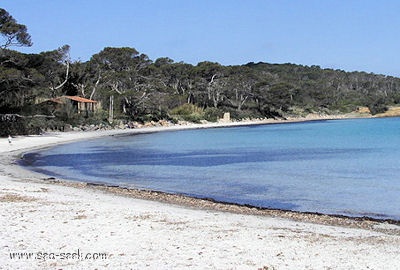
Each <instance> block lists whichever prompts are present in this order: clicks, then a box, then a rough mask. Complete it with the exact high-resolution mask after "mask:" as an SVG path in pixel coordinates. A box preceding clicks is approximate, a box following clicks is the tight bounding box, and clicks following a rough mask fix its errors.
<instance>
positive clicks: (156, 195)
mask: <svg viewBox="0 0 400 270" xmlns="http://www.w3.org/2000/svg"><path fill="white" fill-rule="evenodd" d="M357 118H360V117H357ZM342 119H345V120H347V119H353V118H350V117H343V116H338V117H333V118H332V117H330V118H312V119H307V118H305V119H291V120H278V121H277V120H267V121H248V122H246V121H244V122H230V123H210V124H192V125H183V126H170V127H150V128H140V129H117V130H107V131H88V132H70V133H54V134H51V133H50V134H45V135H43V136H31V138H35V137H36V138H39V137H42V138H43V137H59V138H60V139H59V140H56V141H54V142H53V141H51V142H45V143H43V142H42V143H40V144H38V145H35V146H32V145H30V146H29V147H28V148H26V147H22V148H19V149H15V148H13V149H12V151H11V152H8V153H12V155H11V156H10V155H8V157H7V160H8V161H11V162H8V163H4V158H3V159H2V160H0V169H1V166H2V165H3V166H4V165H7V166H6V167H9V168H12V167H13V169H11V170H9V169H8V170H5V171H6V172H7V174H8V175H10V176H12V177H13V178H30V180H31V181H32V180H33V181H35V180H38V179H42V180H43V181H45V182H48V183H52V184H60V185H64V186H72V187H79V188H82V187H85V188H91V189H97V190H103V191H106V192H109V193H112V194H118V195H124V196H129V197H133V198H138V199H145V200H152V201H159V202H163V203H169V204H175V205H181V206H187V207H191V208H194V209H207V210H218V211H225V212H232V213H239V214H250V215H261V216H270V217H282V218H288V219H291V220H295V221H304V220H306V221H307V222H313V223H316V224H325V225H335V226H336V225H339V226H346V227H352V228H364V229H370V230H373V229H374V226H375V225H376V224H379V223H387V224H393V225H398V226H400V220H394V219H385V218H382V219H380V218H373V217H368V216H362V217H353V216H346V215H334V214H324V213H319V212H301V211H294V210H284V209H275V208H264V207H257V206H252V205H241V204H236V203H229V202H223V201H217V200H214V199H212V198H196V197H192V196H188V195H183V194H173V193H167V192H162V191H154V190H146V189H135V188H126V187H119V186H115V185H110V184H96V183H90V182H78V181H73V180H69V179H56V178H54V177H50V176H47V175H45V174H42V173H36V172H33V171H30V170H28V169H27V168H24V167H23V166H20V165H19V164H17V162H16V160H18V159H20V158H22V156H23V155H24V154H26V153H28V152H33V151H37V150H40V149H44V148H48V147H52V146H55V145H59V144H66V143H72V142H75V141H81V140H84V139H95V138H99V137H105V136H126V135H136V134H145V133H155V132H166V131H179V130H188V129H206V128H228V127H239V126H251V125H268V124H286V123H303V122H314V121H326V120H342ZM25 138H27V137H25ZM28 138H29V137H28ZM11 147H14V146H11ZM0 153H1V151H0ZM6 154H7V152H6ZM3 171H4V167H3ZM16 172H18V173H16ZM32 178H33V179H32Z"/></svg>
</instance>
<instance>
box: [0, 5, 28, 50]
mask: <svg viewBox="0 0 400 270" xmlns="http://www.w3.org/2000/svg"><path fill="white" fill-rule="evenodd" d="M0 34H1V36H2V40H3V42H2V44H0V46H1V48H3V49H6V48H8V47H11V46H27V47H29V46H32V41H31V36H30V35H29V34H28V30H27V27H26V26H25V25H23V24H19V23H17V21H16V20H15V19H14V18H13V17H12V16H11V15H10V14H9V13H8V12H7V11H6V10H5V9H2V8H0Z"/></svg>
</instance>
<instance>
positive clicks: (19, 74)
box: [0, 9, 400, 136]
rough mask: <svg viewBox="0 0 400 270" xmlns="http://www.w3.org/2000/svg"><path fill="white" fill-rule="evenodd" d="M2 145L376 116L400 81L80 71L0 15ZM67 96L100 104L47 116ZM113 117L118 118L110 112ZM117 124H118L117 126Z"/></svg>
mask: <svg viewBox="0 0 400 270" xmlns="http://www.w3.org/2000/svg"><path fill="white" fill-rule="evenodd" d="M0 35H1V37H2V43H1V44H0V97H1V98H0V131H1V132H0V133H1V134H0V136H4V135H7V134H9V133H11V134H27V133H38V132H41V131H43V130H48V129H63V127H64V126H65V125H66V124H68V125H72V126H74V125H81V124H100V123H101V124H104V125H112V123H113V122H114V123H116V122H129V121H137V122H147V121H159V120H168V121H173V122H176V121H179V120H185V121H191V122H199V121H201V120H207V121H216V120H217V119H218V118H221V117H222V115H223V113H225V112H229V113H230V115H231V117H232V118H233V119H238V120H240V119H254V118H283V119H284V118H286V117H289V116H291V117H295V116H305V115H307V114H309V113H323V114H328V115H329V114H341V113H348V112H351V111H354V110H356V109H357V108H358V107H364V106H366V107H368V108H369V109H370V112H371V113H372V114H376V113H380V112H384V111H385V110H387V108H388V106H392V105H397V104H399V103H400V79H399V78H396V77H391V76H385V75H379V74H373V73H366V72H346V71H343V70H333V69H323V68H321V67H319V66H303V65H297V64H290V63H287V64H270V63H263V62H259V63H246V64H243V65H233V66H224V65H221V64H219V63H214V62H209V61H204V62H200V63H198V64H197V65H192V64H188V63H184V62H175V61H174V60H173V59H170V58H168V57H165V58H158V59H155V60H152V59H149V57H148V56H147V55H146V54H144V53H141V52H138V51H137V50H136V49H135V48H129V47H122V48H113V47H106V48H104V49H103V50H101V51H100V52H98V53H96V54H94V55H93V56H92V57H91V58H90V60H88V61H85V62H81V61H74V60H72V59H70V57H69V50H70V47H69V46H68V45H64V46H61V47H60V48H57V49H54V50H52V51H46V52H41V53H38V54H24V53H21V52H18V51H16V50H13V47H17V46H31V45H32V42H31V37H30V35H29V34H28V33H27V28H26V26H24V25H21V24H18V23H17V21H16V20H15V19H14V18H13V17H12V16H11V15H10V14H8V12H7V11H6V10H4V9H0ZM62 96H79V97H82V98H86V99H89V100H93V101H96V104H97V109H96V111H94V112H90V113H89V114H77V113H76V108H75V107H73V106H67V105H66V106H53V107H52V106H45V105H46V104H47V103H46V101H49V100H55V98H58V97H62ZM110 110H112V112H111V111H110ZM110 116H112V121H110Z"/></svg>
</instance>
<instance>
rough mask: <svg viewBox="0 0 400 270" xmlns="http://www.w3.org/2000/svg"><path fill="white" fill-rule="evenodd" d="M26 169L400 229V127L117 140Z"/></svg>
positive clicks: (52, 153) (303, 127) (280, 128)
mask: <svg viewBox="0 0 400 270" xmlns="http://www.w3.org/2000/svg"><path fill="white" fill-rule="evenodd" d="M23 164H24V165H26V166H29V167H30V168H31V169H33V170H36V171H41V172H45V173H47V174H49V175H52V176H56V177H62V178H66V179H73V180H79V181H86V182H96V183H108V184H115V185H120V186H125V187H134V188H145V189H152V190H159V191H164V192H170V193H180V194H186V195H190V196H194V197H201V198H212V199H215V200H218V201H224V202H231V203H239V204H250V205H254V206H260V207H267V208H278V209H285V210H294V211H304V212H319V213H326V214H339V215H347V216H368V217H373V218H382V219H386V218H390V219H396V220H400V196H399V195H400V174H399V168H400V118H385V119H354V120H332V121H316V122H306V123H290V124H275V125H260V126H246V127H235V128H214V129H203V130H186V131H176V132H159V133H152V134H141V135H134V136H114V137H107V138H101V139H96V140H91V141H83V142H78V143H73V144H68V145H61V146H57V147H55V148H52V149H48V150H44V151H41V152H39V153H31V154H27V155H25V157H24V161H23Z"/></svg>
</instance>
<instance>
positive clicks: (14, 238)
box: [0, 121, 400, 270]
mask: <svg viewBox="0 0 400 270" xmlns="http://www.w3.org/2000/svg"><path fill="white" fill-rule="evenodd" d="M297 122H298V121H297ZM242 124H244V123H242ZM245 124H246V125H247V124H249V123H245ZM254 124H264V123H260V122H256V123H254ZM214 126H215V125H214ZM229 126H233V125H229ZM187 128H188V127H175V128H174V130H176V129H187ZM190 128H192V127H190ZM200 128H206V126H201V127H200ZM160 129H161V130H172V128H169V129H168V128H160ZM156 131H158V129H157V128H150V129H147V130H146V129H142V130H112V131H97V132H83V133H52V134H44V135H42V136H27V137H17V138H14V140H13V144H12V145H8V142H7V140H6V139H4V140H2V141H0V183H1V184H0V216H1V219H0V231H1V235H2V237H0V245H1V246H2V247H3V248H2V249H1V252H0V265H2V267H4V268H5V269H49V270H50V269H55V268H57V269H72V268H73V269H160V268H162V269H367V268H370V269H400V257H399V256H400V255H399V254H400V226H398V225H396V224H390V221H374V220H358V219H351V218H346V217H334V216H327V215H319V214H312V213H296V212H290V211H280V210H265V209H258V208H254V207H247V206H239V205H234V204H225V203H219V202H215V201H212V200H207V199H194V198H190V197H187V196H182V195H172V194H166V193H161V192H155V191H150V190H133V189H126V188H119V187H111V186H109V187H107V186H98V185H93V184H87V183H80V182H73V181H63V180H58V179H54V178H49V177H48V176H45V175H43V174H39V173H35V172H32V171H28V170H26V169H25V168H22V167H20V166H19V165H17V164H16V159H18V158H19V157H20V156H21V155H22V154H23V153H25V152H29V151H35V150H38V149H40V148H44V147H50V146H53V145H56V144H61V143H69V142H73V141H77V140H85V139H92V138H96V137H101V136H118V135H122V134H135V133H139V132H142V133H143V132H156ZM77 250H78V252H79V251H80V252H81V254H82V253H83V254H90V253H93V252H101V253H102V254H105V255H106V256H107V257H106V258H105V259H102V260H79V259H78V260H76V259H68V260H61V259H57V258H50V257H47V258H46V259H41V260H37V259H36V260H35V259H28V258H22V259H18V260H16V259H11V258H10V257H11V254H15V252H24V254H27V253H30V254H33V255H35V254H38V253H37V252H40V253H41V254H43V252H51V254H56V255H59V254H65V253H68V252H76V251H77ZM32 252H33V253H32ZM42 258H43V257H42ZM388 266H390V267H388Z"/></svg>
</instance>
